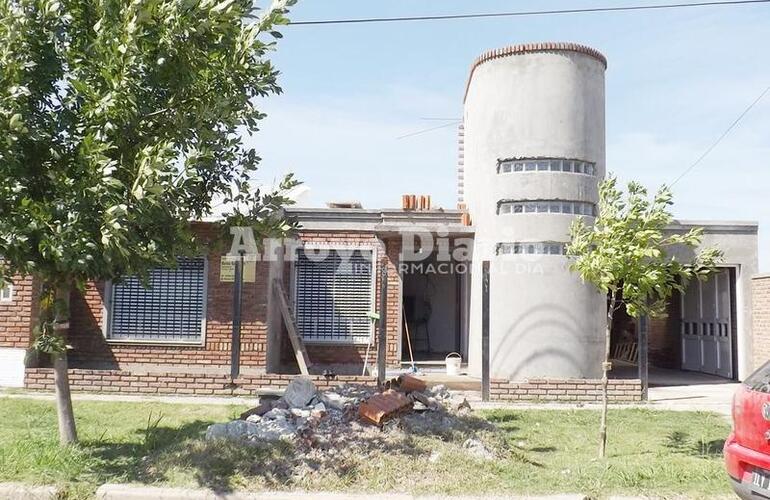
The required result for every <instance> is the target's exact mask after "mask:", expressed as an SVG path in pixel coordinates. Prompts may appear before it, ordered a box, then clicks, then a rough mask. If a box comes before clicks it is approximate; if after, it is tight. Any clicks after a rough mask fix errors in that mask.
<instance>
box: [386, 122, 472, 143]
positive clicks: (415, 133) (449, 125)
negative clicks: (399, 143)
mask: <svg viewBox="0 0 770 500" xmlns="http://www.w3.org/2000/svg"><path fill="white" fill-rule="evenodd" d="M461 122H462V120H456V121H453V122H449V123H444V124H443V125H438V126H436V127H430V128H426V129H422V130H418V131H417V132H411V133H409V134H405V135H401V136H398V137H396V139H397V140H400V139H406V138H407V137H413V136H415V135H420V134H424V133H426V132H432V131H434V130H438V129H440V128H446V127H451V126H452V125H459V124H460V123H461Z"/></svg>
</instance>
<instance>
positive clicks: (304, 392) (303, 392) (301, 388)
mask: <svg viewBox="0 0 770 500" xmlns="http://www.w3.org/2000/svg"><path fill="white" fill-rule="evenodd" d="M317 394H318V389H316V386H315V384H314V383H313V381H312V380H310V379H309V378H307V377H297V378H295V379H294V380H292V381H291V382H289V385H288V386H287V387H286V392H284V393H283V399H284V400H285V401H286V403H287V404H288V405H289V406H290V407H292V408H303V407H305V406H307V404H308V403H310V401H311V400H312V399H313V398H314V397H316V395H317Z"/></svg>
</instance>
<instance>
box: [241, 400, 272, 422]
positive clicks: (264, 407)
mask: <svg viewBox="0 0 770 500" xmlns="http://www.w3.org/2000/svg"><path fill="white" fill-rule="evenodd" d="M272 409H273V403H272V402H269V403H267V402H266V403H260V404H259V405H258V406H256V407H254V408H252V409H251V410H247V411H245V412H243V413H241V420H248V419H249V417H250V416H252V415H256V416H258V417H261V416H262V415H264V414H265V413H267V412H269V411H270V410H272Z"/></svg>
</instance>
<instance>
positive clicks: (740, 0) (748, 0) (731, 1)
mask: <svg viewBox="0 0 770 500" xmlns="http://www.w3.org/2000/svg"><path fill="white" fill-rule="evenodd" d="M768 2H770V0H728V1H722V2H691V3H672V4H654V5H627V6H623V7H593V8H581V9H554V10H529V11H517V12H486V13H475V14H445V15H433V16H399V17H366V18H358V19H318V20H311V21H290V22H289V24H290V25H292V26H311V25H324V24H361V23H393V22H403V21H446V20H451V19H480V18H490V17H523V16H548V15H556V14H591V13H597V12H629V11H640V10H662V9H682V8H687V7H715V6H720V5H746V4H760V3H768Z"/></svg>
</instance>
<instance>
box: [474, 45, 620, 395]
mask: <svg viewBox="0 0 770 500" xmlns="http://www.w3.org/2000/svg"><path fill="white" fill-rule="evenodd" d="M604 72H605V67H604V65H603V63H602V62H600V61H599V60H597V59H595V58H593V57H591V56H589V55H586V54H582V53H578V52H571V51H548V52H530V53H524V54H516V55H510V56H507V57H501V58H497V59H492V60H489V61H487V62H485V63H483V64H481V65H479V66H478V67H477V68H476V69H475V71H474V74H473V77H472V80H471V82H470V86H469V89H468V94H467V97H466V101H465V112H464V127H465V151H464V154H465V157H464V161H465V178H464V180H465V198H466V201H467V204H468V209H469V211H470V213H471V216H472V218H473V224H474V226H475V229H476V234H475V247H474V254H473V282H472V292H471V313H470V342H469V351H470V353H469V354H470V360H469V361H470V365H469V370H470V372H471V373H472V374H474V375H479V374H480V372H481V263H482V261H483V260H489V261H490V262H491V274H490V275H491V287H490V289H491V299H490V305H491V319H490V324H491V334H490V348H491V374H492V377H494V378H508V379H511V380H522V379H525V378H528V377H576V378H594V377H598V376H599V375H600V367H601V365H600V360H601V357H602V355H603V337H604V329H603V324H604V312H603V311H604V309H605V308H606V306H605V299H604V297H602V296H601V295H600V294H599V293H598V292H597V291H596V290H595V289H594V288H593V287H591V286H590V285H585V284H583V283H581V282H580V279H579V278H578V277H577V276H576V275H575V274H573V273H571V272H570V271H569V270H568V269H567V259H566V257H563V256H553V255H539V256H525V255H516V256H510V255H508V256H498V255H496V245H497V243H499V242H527V241H559V242H567V241H569V225H570V222H571V221H572V220H573V218H574V216H572V215H564V214H517V215H498V214H497V203H498V201H500V200H502V199H559V200H576V201H587V202H593V203H596V202H598V190H597V185H598V181H599V179H600V178H602V177H603V176H604V174H605V131H604V127H605V124H604ZM536 157H548V158H569V159H579V160H584V161H590V162H595V163H596V166H597V170H598V175H597V176H595V177H590V176H586V175H582V174H572V173H556V172H521V173H509V174H498V173H497V163H498V160H502V159H507V158H536Z"/></svg>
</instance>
